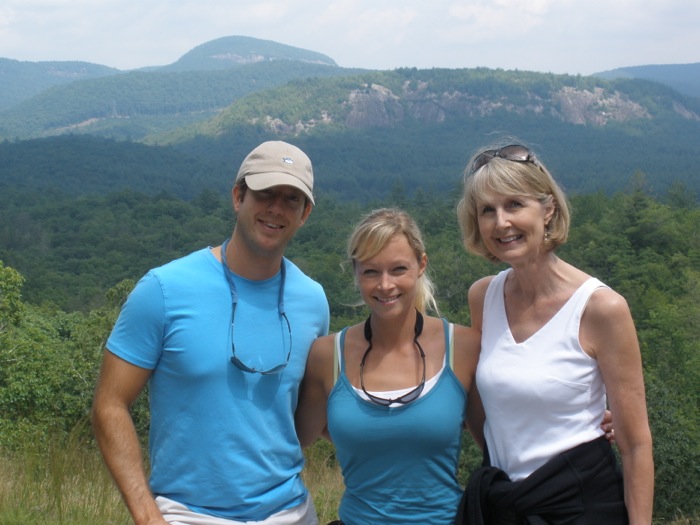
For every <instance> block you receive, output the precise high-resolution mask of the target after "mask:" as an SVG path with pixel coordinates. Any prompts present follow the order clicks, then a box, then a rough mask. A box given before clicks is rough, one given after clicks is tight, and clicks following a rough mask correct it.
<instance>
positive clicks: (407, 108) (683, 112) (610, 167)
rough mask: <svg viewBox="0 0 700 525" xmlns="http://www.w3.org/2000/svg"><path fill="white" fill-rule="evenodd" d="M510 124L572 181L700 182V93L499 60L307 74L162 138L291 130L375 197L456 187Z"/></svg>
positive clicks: (207, 139)
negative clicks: (492, 65)
mask: <svg viewBox="0 0 700 525" xmlns="http://www.w3.org/2000/svg"><path fill="white" fill-rule="evenodd" d="M504 133H505V134H510V135H515V136H517V137H519V138H521V139H522V140H525V141H527V142H529V143H531V144H532V145H533V146H534V147H535V149H536V151H537V152H538V153H540V154H541V157H542V158H543V159H545V161H546V162H548V163H549V164H550V166H551V167H552V168H553V169H554V171H555V173H556V174H557V175H558V176H559V177H560V179H561V180H562V181H563V183H564V184H565V186H566V187H567V188H568V189H569V190H570V191H574V192H594V191H599V190H603V191H615V190H619V189H622V188H624V187H625V186H626V185H627V184H628V183H629V181H630V179H631V178H632V177H633V176H635V174H636V173H637V172H643V173H644V174H646V176H647V179H648V183H649V185H650V186H651V188H653V189H654V190H655V191H659V192H664V191H665V190H666V189H667V188H668V187H669V186H670V185H671V184H673V183H674V182H676V183H677V182H680V183H682V184H685V185H686V186H687V187H688V188H689V189H691V190H692V191H693V192H695V194H697V193H699V192H700V177H699V176H698V169H697V165H696V163H695V162H694V160H693V159H694V157H695V155H698V154H700V144H699V143H698V141H697V137H698V136H700V104H699V103H698V102H697V101H694V100H693V99H687V98H685V97H683V96H681V95H679V94H677V93H676V92H674V91H672V90H671V89H669V88H666V87H664V86H661V85H659V84H653V83H649V82H645V81H637V80H618V81H604V80H601V79H597V78H594V77H572V76H566V75H552V74H540V73H526V72H506V71H499V70H488V69H476V70H437V69H431V70H415V69H403V70H397V71H392V72H372V73H365V74H362V75H358V76H351V77H341V78H335V79H308V80H304V81H295V82H292V83H290V84H288V85H286V86H283V87H281V88H277V89H275V90H273V91H268V92H258V93H254V94H251V95H249V96H248V97H245V98H243V99H241V100H239V101H237V102H236V103H235V104H232V105H231V106H230V107H229V108H227V109H226V110H225V111H222V112H221V113H220V114H219V115H217V116H216V117H214V118H213V119H211V120H209V121H207V122H206V123H203V124H200V125H197V126H195V127H192V128H190V129H187V130H182V131H179V132H178V133H176V134H173V135H170V136H167V137H161V138H159V140H158V141H157V142H158V143H167V144H171V145H173V147H176V148H178V149H180V148H184V149H185V150H187V151H189V152H190V153H192V154H202V155H204V154H205V153H204V150H203V148H206V151H207V153H206V154H207V155H213V156H215V155H216V154H217V152H222V153H223V152H230V151H231V147H232V145H233V144H239V143H241V138H240V137H247V136H251V135H252V136H253V137H256V138H257V137H259V136H263V135H264V136H276V137H282V138H288V139H289V140H293V141H295V142H297V143H299V144H301V145H303V146H304V147H306V148H307V149H309V151H310V152H312V153H313V154H314V156H312V158H314V160H315V163H316V166H317V169H318V171H319V172H320V173H322V174H323V176H322V177H319V188H320V189H321V190H323V191H328V192H329V193H332V194H336V195H342V196H344V197H352V196H354V197H357V198H360V199H366V198H369V197H370V196H371V195H386V194H387V192H389V191H395V190H405V191H407V192H409V193H413V192H415V191H416V190H418V189H420V190H423V191H427V192H438V193H445V192H449V191H451V190H452V189H454V187H455V185H456V184H457V183H458V181H459V177H460V174H461V171H462V169H463V168H464V164H465V163H466V160H467V158H468V156H469V155H470V154H471V152H472V151H473V150H474V149H475V148H477V147H479V146H482V145H483V144H485V143H488V142H490V141H491V140H492V138H493V136H494V134H504ZM251 145H252V144H251V143H247V144H245V146H246V147H247V146H251ZM219 160H221V161H223V160H225V157H221V158H219Z"/></svg>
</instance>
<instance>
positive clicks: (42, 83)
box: [0, 58, 119, 111]
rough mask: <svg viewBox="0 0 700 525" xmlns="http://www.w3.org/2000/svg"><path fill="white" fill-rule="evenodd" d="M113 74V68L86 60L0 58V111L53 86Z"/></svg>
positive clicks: (114, 72) (114, 71)
mask: <svg viewBox="0 0 700 525" xmlns="http://www.w3.org/2000/svg"><path fill="white" fill-rule="evenodd" d="M117 73H119V71H118V70H116V69H114V68H111V67H107V66H100V65H97V64H90V63H89V62H20V61H19V60H11V59H9V58H0V78H1V79H2V84H1V85H2V89H0V111H3V110H6V109H8V108H11V107H12V106H14V105H16V104H19V103H20V102H22V101H24V100H27V99H28V98H31V97H33V96H34V95H38V94H39V93H41V92H42V91H45V90H47V89H49V88H51V87H53V86H58V85H62V84H69V83H71V82H76V81H78V80H84V79H89V78H98V77H104V76H108V75H115V74H117Z"/></svg>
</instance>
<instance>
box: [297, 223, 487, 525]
mask: <svg viewBox="0 0 700 525" xmlns="http://www.w3.org/2000/svg"><path fill="white" fill-rule="evenodd" d="M348 255H349V258H350V260H351V261H352V265H353V270H354V274H355V279H356V282H357V285H358V289H359V291H360V294H361V296H362V299H363V301H364V302H365V304H366V305H367V307H368V309H369V312H370V314H369V317H368V318H367V321H366V322H364V323H360V324H357V325H354V326H350V327H348V328H346V329H344V330H343V331H342V335H341V336H340V337H337V336H336V335H330V336H326V337H322V338H319V339H318V340H317V341H316V342H315V343H314V345H313V346H312V348H311V352H310V354H309V359H308V362H307V368H306V375H305V377H304V380H303V383H302V387H301V391H300V399H299V407H298V410H297V417H296V422H297V432H298V434H299V438H300V441H301V443H302V445H303V446H306V445H308V444H310V443H312V442H313V441H314V440H315V439H316V438H318V437H319V436H320V435H324V436H326V437H327V438H329V439H331V440H332V441H333V442H334V444H335V446H336V451H337V457H338V460H339V463H340V465H341V468H342V470H343V476H344V481H345V485H346V491H345V494H344V496H343V499H342V502H341V505H340V509H339V517H340V519H341V521H342V522H343V523H344V524H345V525H370V524H371V525H392V524H411V523H415V524H426V523H430V524H432V525H441V524H442V525H448V524H451V523H453V521H454V518H455V514H456V512H457V506H458V503H459V498H460V496H461V492H462V488H461V487H460V486H459V484H458V482H457V478H456V474H457V464H458V460H459V453H460V443H461V436H462V430H463V428H464V424H465V421H467V420H469V419H470V418H471V420H472V421H475V422H478V423H477V424H475V425H474V430H475V433H476V438H477V440H478V441H480V440H481V434H480V429H481V425H480V422H481V420H482V419H481V418H482V416H481V415H480V414H479V413H477V412H474V411H472V410H470V409H469V406H468V404H467V397H468V395H469V392H470V390H471V389H472V385H473V380H474V374H475V370H476V363H477V360H478V356H479V334H478V333H477V332H475V331H474V330H472V329H471V328H467V327H464V326H458V325H450V324H449V323H447V322H446V321H444V320H443V319H440V318H439V317H434V316H428V315H427V310H428V308H431V309H432V310H433V311H435V312H437V306H436V305H435V300H434V298H433V289H432V284H431V282H430V280H429V278H428V276H427V275H426V268H427V264H428V259H427V255H426V254H425V248H424V246H423V241H422V236H421V234H420V231H419V229H418V227H417V226H416V224H415V222H414V221H413V220H412V219H411V218H410V217H409V216H408V215H407V214H406V213H404V212H402V211H399V210H396V209H381V210H377V211H375V212H372V213H370V214H369V215H367V216H366V217H365V218H364V219H363V220H362V221H361V222H360V223H359V224H358V226H357V227H356V228H355V231H354V232H353V234H352V236H351V238H350V241H349V244H348ZM336 342H337V345H336ZM474 406H475V407H477V408H478V407H479V406H480V405H479V404H478V403H475V404H474Z"/></svg>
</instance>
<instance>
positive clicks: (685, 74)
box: [596, 63, 700, 98]
mask: <svg viewBox="0 0 700 525" xmlns="http://www.w3.org/2000/svg"><path fill="white" fill-rule="evenodd" d="M596 76H599V77H601V78H608V79H614V78H640V79H644V80H653V81H654V82H659V83H660V84H666V85H667V86H669V87H671V88H673V89H675V90H676V91H678V92H679V93H683V94H684V95H688V96H691V97H698V98H700V63H697V64H662V65H649V66H631V67H621V68H618V69H612V70H610V71H603V72H601V73H596Z"/></svg>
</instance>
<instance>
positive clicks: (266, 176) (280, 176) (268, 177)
mask: <svg viewBox="0 0 700 525" xmlns="http://www.w3.org/2000/svg"><path fill="white" fill-rule="evenodd" d="M245 183H246V186H248V187H249V188H250V189H251V190H253V191H261V190H266V189H268V188H272V187H273V186H291V187H293V188H296V189H298V190H299V191H301V192H302V193H303V194H304V195H306V196H307V197H308V198H309V200H310V201H311V204H316V203H315V202H314V196H313V195H312V193H311V190H309V188H308V186H307V185H306V184H304V183H303V182H301V181H300V180H299V179H298V178H296V177H294V176H293V175H289V174H288V173H281V172H273V173H256V174H255V175H247V176H246V177H245Z"/></svg>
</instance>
